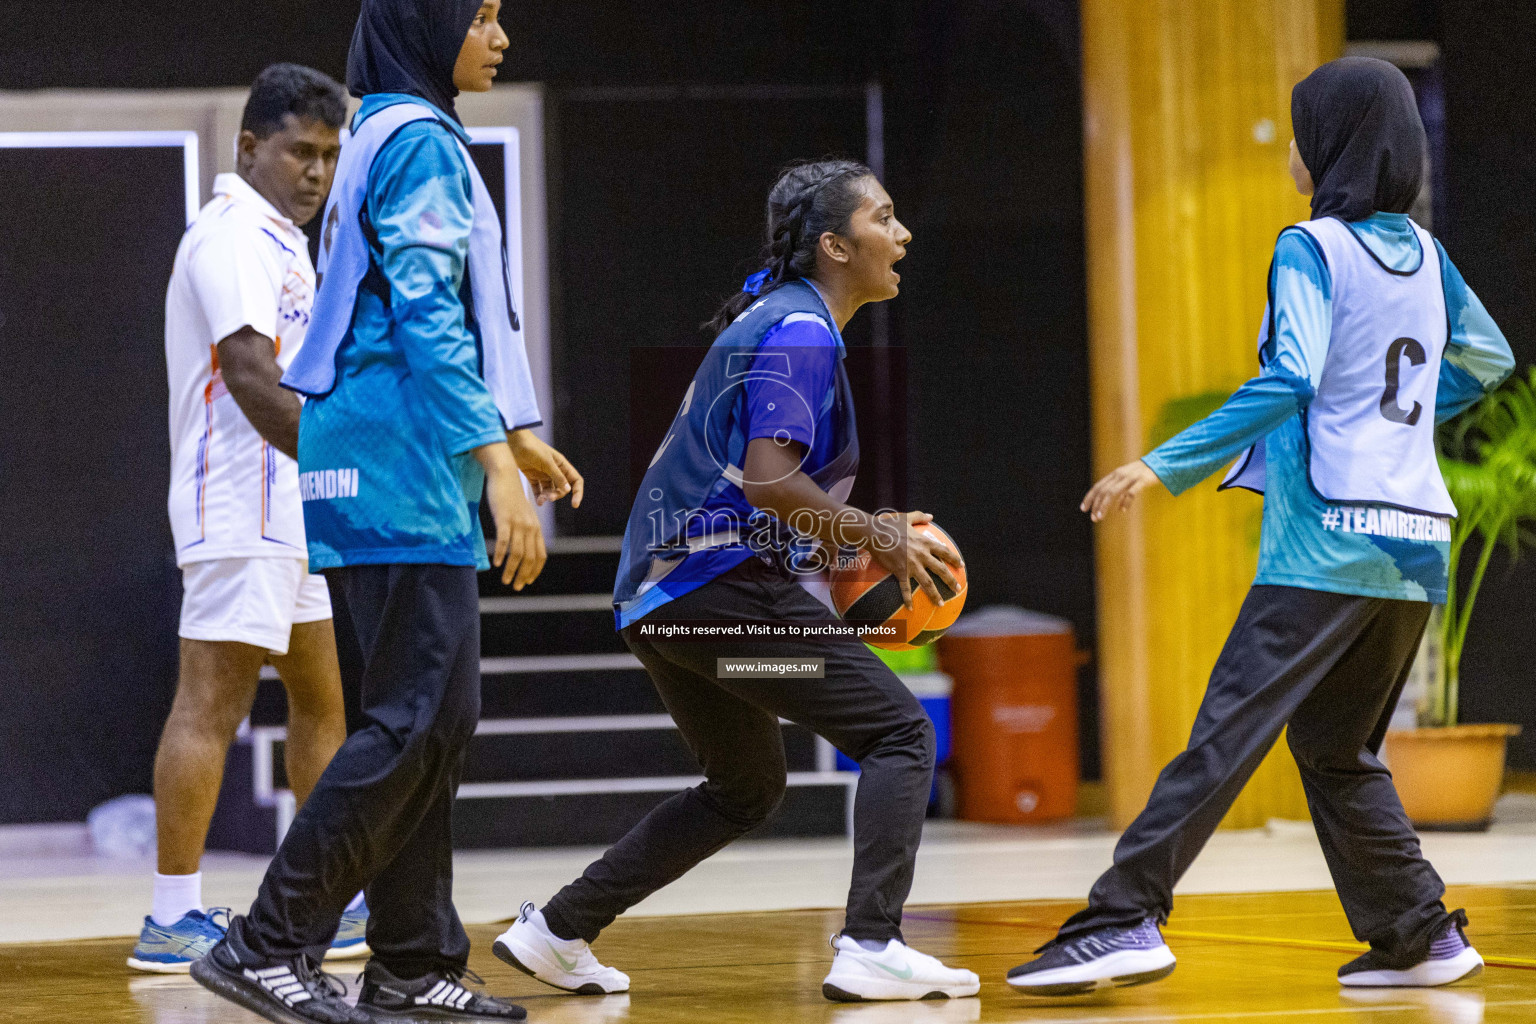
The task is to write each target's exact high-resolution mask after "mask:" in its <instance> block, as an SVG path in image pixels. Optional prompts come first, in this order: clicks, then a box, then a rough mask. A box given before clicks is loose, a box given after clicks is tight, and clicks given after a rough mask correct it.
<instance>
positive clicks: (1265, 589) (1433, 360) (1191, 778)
mask: <svg viewBox="0 0 1536 1024" xmlns="http://www.w3.org/2000/svg"><path fill="white" fill-rule="evenodd" d="M1291 118H1292V122H1293V124H1294V126H1295V132H1296V138H1295V142H1294V143H1293V144H1292V147H1291V172H1292V174H1293V176H1294V178H1295V180H1296V187H1297V189H1298V190H1299V191H1300V192H1301V194H1302V195H1307V196H1311V197H1312V219H1311V220H1309V221H1307V222H1305V223H1302V224H1298V225H1296V226H1295V227H1291V228H1287V229H1286V230H1285V231H1283V232H1282V233H1281V234H1280V238H1279V241H1278V242H1277V243H1276V246H1275V256H1274V261H1273V263H1272V264H1271V268H1270V274H1269V304H1268V307H1267V308H1266V310H1265V316H1264V321H1263V325H1262V327H1261V330H1260V335H1259V362H1260V365H1261V368H1262V369H1261V373H1260V375H1259V376H1258V377H1255V378H1254V379H1253V380H1251V381H1249V382H1248V383H1247V384H1244V385H1243V386H1242V387H1241V388H1239V389H1238V391H1237V393H1236V394H1234V395H1233V396H1232V398H1231V399H1229V400H1228V401H1227V403H1226V404H1225V405H1223V406H1222V407H1221V408H1220V409H1219V410H1217V411H1216V412H1215V413H1213V414H1211V415H1210V416H1209V417H1207V418H1206V419H1204V420H1202V421H1201V422H1199V423H1197V424H1195V425H1194V426H1192V427H1190V428H1189V429H1188V430H1186V431H1184V432H1183V433H1181V434H1179V435H1178V436H1177V437H1175V438H1173V439H1172V440H1170V441H1168V442H1167V443H1166V444H1164V445H1162V446H1161V447H1159V448H1158V449H1157V450H1155V451H1153V452H1151V453H1150V454H1148V455H1147V456H1145V457H1144V458H1142V459H1140V460H1138V461H1136V462H1132V463H1130V464H1128V465H1126V466H1122V467H1120V468H1119V469H1117V470H1115V471H1114V472H1113V473H1110V474H1109V475H1108V476H1106V477H1105V478H1104V479H1103V480H1100V481H1099V482H1098V483H1097V484H1095V485H1094V487H1093V489H1092V490H1090V491H1089V492H1088V495H1087V497H1086V498H1084V500H1083V511H1085V512H1088V513H1089V514H1090V515H1091V516H1092V518H1093V520H1094V521H1095V522H1097V521H1098V520H1100V519H1102V518H1103V517H1104V516H1105V515H1106V514H1107V513H1109V512H1111V511H1115V510H1121V509H1124V508H1126V507H1128V506H1129V505H1130V503H1131V502H1132V501H1133V500H1134V498H1135V496H1136V495H1137V494H1138V493H1140V492H1141V491H1142V490H1145V489H1146V488H1147V487H1150V486H1152V485H1153V484H1157V483H1161V484H1162V485H1164V486H1165V487H1167V488H1168V490H1169V491H1171V492H1172V493H1174V494H1178V493H1180V492H1182V491H1184V490H1187V489H1188V488H1189V487H1191V486H1193V485H1194V484H1196V483H1198V482H1200V481H1201V480H1203V479H1205V478H1206V477H1208V476H1209V475H1211V474H1212V473H1213V472H1215V471H1216V470H1217V469H1219V468H1220V467H1222V466H1223V465H1226V464H1227V463H1228V462H1230V461H1231V460H1232V459H1233V457H1234V456H1238V455H1239V454H1241V455H1242V458H1241V459H1240V460H1239V462H1238V464H1237V466H1236V467H1235V468H1234V470H1233V471H1232V472H1231V473H1229V474H1228V477H1227V480H1226V483H1225V484H1224V486H1233V487H1245V488H1249V489H1252V490H1256V491H1258V492H1259V493H1261V494H1263V495H1264V496H1265V497H1264V525H1263V533H1262V538H1261V541H1260V547H1259V569H1258V576H1257V577H1256V579H1255V581H1254V586H1253V589H1252V590H1251V591H1250V592H1249V595H1248V598H1247V600H1246V601H1245V602H1244V603H1243V607H1242V610H1241V611H1240V612H1239V614H1238V619H1237V623H1236V625H1235V626H1234V627H1233V629H1232V633H1231V635H1230V637H1229V638H1228V640H1227V644H1226V646H1225V648H1224V649H1223V650H1222V653H1221V656H1220V658H1219V659H1218V660H1217V662H1216V667H1215V669H1214V671H1213V672H1212V674H1211V679H1210V683H1209V686H1208V688H1207V690H1206V696H1205V700H1204V702H1203V703H1202V705H1201V708H1200V712H1199V714H1198V716H1197V717H1196V719H1195V725H1194V730H1193V733H1192V734H1191V736H1190V741H1189V747H1188V749H1187V750H1186V751H1185V752H1184V753H1182V754H1180V755H1179V756H1178V757H1176V758H1174V760H1173V761H1172V762H1171V763H1170V764H1169V765H1168V767H1166V768H1165V769H1164V770H1163V772H1162V774H1161V775H1160V776H1159V777H1158V780H1157V784H1156V786H1155V787H1154V788H1153V790H1152V795H1151V797H1150V799H1149V800H1148V802H1147V807H1146V809H1145V810H1143V811H1142V813H1141V814H1140V815H1139V816H1138V817H1137V818H1136V820H1135V821H1134V822H1132V823H1131V826H1130V827H1129V828H1128V829H1127V830H1126V831H1125V834H1124V835H1123V836H1122V837H1121V839H1120V842H1119V844H1118V845H1117V846H1116V848H1115V857H1114V865H1113V867H1111V868H1110V869H1109V870H1108V871H1106V872H1105V873H1104V874H1103V876H1101V877H1100V878H1099V880H1098V881H1097V882H1096V883H1095V884H1094V886H1093V890H1092V892H1091V893H1090V894H1089V898H1088V907H1087V909H1085V910H1083V911H1081V912H1079V913H1078V914H1076V915H1074V916H1073V917H1072V918H1071V919H1070V920H1068V921H1067V923H1066V924H1065V925H1063V926H1062V928H1061V931H1060V932H1059V933H1058V935H1057V937H1056V938H1055V939H1054V940H1052V941H1051V942H1050V943H1048V944H1047V945H1046V946H1045V947H1043V948H1042V950H1041V952H1042V954H1043V955H1041V956H1040V957H1039V958H1037V959H1036V960H1034V961H1031V962H1030V963H1027V964H1025V965H1023V966H1021V967H1016V968H1014V969H1013V970H1012V971H1011V972H1009V976H1008V981H1009V983H1010V984H1012V985H1013V986H1015V987H1016V988H1018V989H1020V990H1021V991H1024V992H1029V993H1032V994H1035V995H1072V994H1078V993H1083V992H1091V991H1093V990H1094V989H1096V988H1101V987H1107V986H1113V985H1133V984H1139V983H1142V982H1148V981H1155V980H1157V979H1158V978H1162V977H1164V976H1166V975H1167V974H1168V973H1169V972H1171V971H1172V970H1173V968H1174V956H1173V953H1172V952H1171V951H1170V950H1169V949H1168V947H1167V945H1166V944H1165V943H1164V942H1163V939H1162V935H1161V933H1160V931H1159V925H1160V924H1163V923H1166V922H1167V920H1168V914H1169V912H1170V910H1171V909H1172V907H1173V887H1174V885H1175V884H1176V883H1177V882H1178V880H1179V878H1180V877H1181V876H1182V875H1183V874H1184V872H1185V870H1186V869H1187V868H1188V867H1189V865H1190V864H1191V863H1192V862H1193V861H1194V859H1195V857H1196V855H1197V854H1198V853H1199V852H1200V849H1201V848H1202V847H1203V846H1204V845H1205V842H1206V840H1207V839H1209V838H1210V835H1211V833H1212V832H1213V831H1214V830H1215V828H1216V826H1217V825H1218V824H1219V823H1220V822H1221V819H1222V818H1223V817H1224V816H1225V815H1226V813H1227V810H1228V809H1229V808H1230V807H1231V805H1232V802H1233V801H1234V800H1235V799H1236V798H1237V795H1238V793H1239V792H1241V791H1242V788H1243V785H1244V784H1245V783H1246V782H1247V781H1248V778H1249V776H1251V775H1252V774H1253V772H1254V770H1255V769H1256V768H1257V767H1258V766H1259V763H1260V762H1261V761H1262V760H1263V759H1264V756H1265V755H1266V754H1267V753H1268V752H1269V750H1270V748H1271V747H1272V746H1273V745H1274V743H1275V740H1276V739H1277V738H1278V737H1279V735H1280V733H1281V730H1282V729H1288V731H1287V739H1288V741H1289V744H1290V748H1291V751H1292V753H1293V754H1295V757H1296V763H1297V767H1298V768H1299V769H1300V771H1301V778H1302V785H1303V787H1304V788H1305V790H1306V794H1307V805H1308V807H1309V808H1310V810H1311V812H1312V820H1313V824H1314V825H1315V826H1316V829H1317V836H1318V840H1319V842H1320V843H1321V845H1322V848H1323V854H1324V856H1325V857H1326V859H1327V862H1328V867H1329V870H1330V871H1331V872H1332V875H1333V880H1334V885H1335V887H1336V889H1337V890H1338V894H1339V899H1340V901H1341V902H1342V903H1343V905H1344V910H1345V913H1346V914H1347V915H1348V917H1349V921H1350V925H1351V927H1352V928H1353V930H1354V933H1355V936H1356V938H1358V939H1360V940H1361V941H1363V942H1368V943H1369V944H1370V947H1371V948H1370V951H1369V952H1367V953H1366V954H1364V955H1363V956H1361V957H1359V958H1357V959H1355V960H1353V961H1351V962H1350V963H1348V964H1345V965H1344V966H1343V967H1342V968H1340V970H1339V981H1340V983H1341V984H1343V985H1346V986H1362V987H1389V986H1427V985H1445V984H1449V983H1451V982H1453V981H1458V980H1460V979H1462V978H1465V977H1469V976H1471V975H1473V974H1475V973H1477V972H1478V971H1479V970H1480V969H1481V967H1482V959H1481V958H1480V957H1479V956H1478V954H1477V951H1476V950H1474V949H1472V947H1471V946H1470V945H1468V944H1467V942H1466V939H1465V936H1464V935H1463V933H1462V926H1463V925H1464V924H1465V923H1466V916H1465V914H1464V913H1463V912H1462V911H1459V910H1458V911H1455V912H1453V913H1448V912H1447V911H1446V908H1445V905H1444V904H1443V903H1442V902H1441V898H1442V897H1443V896H1444V893H1445V886H1444V885H1443V884H1442V882H1441V880H1440V876H1439V875H1437V874H1436V873H1435V870H1434V868H1432V867H1431V866H1430V865H1429V863H1428V862H1427V861H1426V860H1425V859H1424V857H1423V855H1422V854H1421V852H1420V849H1419V841H1418V837H1417V836H1416V835H1415V834H1414V831H1413V828H1412V826H1411V825H1410V824H1409V822H1408V819H1407V817H1406V815H1404V813H1403V809H1402V805H1401V804H1400V803H1399V802H1398V798H1397V792H1396V790H1395V789H1394V788H1393V786H1392V778H1391V776H1390V775H1389V774H1388V773H1387V770H1386V768H1384V767H1383V766H1382V764H1381V762H1380V761H1379V760H1378V759H1377V756H1376V754H1377V751H1378V750H1379V749H1380V746H1381V741H1382V738H1383V736H1384V734H1385V732H1386V729H1387V724H1388V722H1389V720H1390V719H1391V717H1392V712H1393V710H1394V709H1395V708H1396V706H1397V701H1398V697H1399V695H1400V694H1401V692H1402V689H1403V684H1404V682H1405V681H1406V679H1407V676H1408V670H1409V668H1410V666H1411V664H1412V662H1413V658H1414V655H1415V653H1416V651H1417V650H1418V646H1419V639H1420V637H1421V636H1422V635H1423V632H1424V628H1425V624H1426V622H1427V621H1428V618H1429V611H1430V606H1431V605H1432V604H1434V603H1443V602H1444V601H1445V593H1446V586H1447V571H1446V562H1447V556H1448V550H1449V540H1450V517H1452V516H1454V515H1455V514H1456V513H1455V506H1454V505H1453V504H1452V503H1451V500H1450V496H1449V494H1448V493H1447V492H1446V489H1445V485H1444V482H1443V481H1442V480H1441V477H1440V471H1439V466H1438V463H1437V462H1436V459H1435V447H1434V428H1435V424H1436V423H1438V422H1441V421H1444V420H1446V419H1449V418H1450V417H1452V416H1455V415H1456V414H1458V413H1460V412H1461V411H1463V410H1465V409H1467V408H1469V407H1470V406H1471V405H1473V404H1474V403H1476V402H1477V401H1478V400H1479V399H1480V398H1481V397H1482V396H1483V395H1484V394H1485V393H1486V392H1488V391H1490V390H1492V389H1493V388H1495V387H1497V386H1498V385H1499V384H1500V383H1501V382H1502V381H1503V380H1504V378H1505V377H1507V376H1508V375H1509V373H1510V371H1511V369H1513V366H1514V359H1513V356H1512V355H1511V354H1510V350H1509V345H1508V344H1507V343H1506V342H1505V340H1504V336H1503V335H1502V334H1501V333H1500V332H1499V329H1498V327H1497V326H1496V325H1495V324H1494V323H1493V321H1492V320H1491V319H1490V318H1489V316H1488V314H1487V311H1486V310H1484V309H1483V306H1482V303H1480V302H1479V301H1478V299H1477V297H1476V296H1475V295H1473V294H1472V292H1471V290H1470V289H1469V288H1468V287H1467V285H1466V282H1465V281H1463V280H1462V278H1461V275H1460V274H1459V273H1458V272H1457V270H1456V268H1455V267H1454V266H1453V265H1452V264H1451V261H1450V259H1449V258H1448V257H1447V256H1446V254H1445V250H1444V249H1443V248H1441V246H1440V244H1439V243H1438V242H1436V241H1435V240H1434V239H1433V238H1432V237H1431V236H1430V234H1429V233H1428V232H1427V231H1425V230H1424V229H1422V228H1420V227H1419V226H1418V225H1416V224H1414V223H1413V222H1412V221H1410V220H1409V218H1408V216H1407V211H1408V209H1409V207H1410V206H1411V205H1412V203H1413V201H1414V199H1415V197H1416V196H1417V195H1418V193H1419V188H1420V184H1421V180H1422V176H1423V171H1424V164H1425V139H1424V127H1423V124H1422V123H1421V122H1420V120H1419V115H1418V109H1417V107H1416V106H1415V103H1414V97H1413V91H1412V88H1411V87H1410V85H1409V84H1408V80H1407V79H1406V78H1404V77H1403V74H1402V73H1401V72H1400V71H1398V70H1397V69H1396V68H1395V67H1393V66H1392V65H1390V64H1387V63H1385V62H1383V61H1379V60H1373V59H1370V58H1364V57H1346V58H1344V59H1343V60H1336V61H1333V62H1331V63H1329V64H1325V65H1323V66H1322V67H1320V68H1318V69H1317V70H1316V71H1314V72H1313V73H1312V74H1311V75H1309V76H1308V77H1307V78H1306V80H1304V81H1303V82H1301V83H1300V84H1299V85H1297V86H1296V88H1295V90H1294V91H1293V92H1292V94H1291Z"/></svg>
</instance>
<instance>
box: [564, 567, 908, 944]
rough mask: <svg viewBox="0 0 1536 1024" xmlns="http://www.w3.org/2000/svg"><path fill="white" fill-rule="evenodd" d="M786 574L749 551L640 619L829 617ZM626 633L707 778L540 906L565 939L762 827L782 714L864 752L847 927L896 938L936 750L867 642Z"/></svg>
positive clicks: (592, 929) (776, 781)
mask: <svg viewBox="0 0 1536 1024" xmlns="http://www.w3.org/2000/svg"><path fill="white" fill-rule="evenodd" d="M831 617H832V616H831V613H830V612H828V611H827V609H826V607H825V606H823V605H822V604H821V603H820V602H819V601H817V600H816V599H815V598H814V597H812V596H811V595H810V594H808V593H807V592H806V591H805V590H804V588H802V587H801V586H800V585H799V584H798V583H796V582H794V580H793V578H792V577H790V576H789V575H788V574H787V573H786V572H785V571H784V570H782V569H780V568H778V567H777V566H773V565H767V564H765V563H763V562H761V561H759V560H758V559H757V558H750V559H748V560H747V561H746V562H745V563H743V564H742V565H741V566H739V567H737V568H736V569H733V570H731V571H730V572H728V573H726V574H725V575H723V576H720V577H718V578H717V579H715V580H714V581H712V582H710V583H707V584H705V585H704V586H702V587H700V588H699V589H698V590H695V591H692V592H691V593H689V594H686V595H684V596H683V597H680V598H678V599H677V600H675V601H673V602H671V603H670V604H667V605H664V606H663V607H662V608H660V609H658V610H657V611H656V612H654V613H652V614H651V615H649V616H647V617H646V618H645V619H644V620H643V622H646V623H653V622H664V621H668V620H695V621H699V620H729V621H737V622H794V621H823V622H824V621H826V620H827V619H829V618H831ZM639 625H640V624H639V623H637V624H635V625H631V626H630V627H629V628H628V629H626V630H625V631H624V641H625V643H627V644H628V645H629V648H630V650H632V651H633V652H634V653H635V655H636V657H638V658H639V659H640V660H641V661H642V662H643V663H644V664H645V667H646V670H647V671H648V672H649V673H650V676H651V679H652V681H653V682H654V683H655V684H656V689H657V691H658V692H659V693H660V694H661V699H662V701H663V702H664V703H665V704H666V706H667V710H668V711H670V712H671V714H672V718H673V720H674V721H676V723H677V727H678V729H679V730H681V732H682V735H683V739H684V740H685V741H687V743H688V746H689V747H690V748H691V749H692V751H693V753H694V754H695V755H696V756H697V757H698V759H699V764H700V765H701V766H702V767H703V769H704V775H705V781H704V783H703V784H702V785H699V786H697V787H695V788H693V789H690V790H687V791H685V792H682V793H678V794H677V795H676V796H673V797H671V798H669V799H668V800H666V801H664V802H663V803H662V804H660V805H659V806H658V807H656V809H655V810H653V811H651V813H650V814H648V815H646V817H645V818H644V819H643V820H642V821H641V822H640V823H639V824H638V825H636V826H635V827H634V828H633V829H631V830H630V831H629V834H628V835H626V836H625V837H624V838H622V839H620V840H619V841H618V843H616V844H615V845H614V846H613V848H612V849H610V850H609V851H608V852H607V853H605V854H604V855H603V857H602V859H600V860H598V861H596V862H595V863H593V864H592V865H591V866H590V867H588V868H587V870H586V872H585V873H584V874H583V875H582V876H581V877H580V878H579V879H577V880H576V881H574V882H572V883H571V884H570V885H568V886H566V887H565V888H564V889H562V890H561V891H560V892H559V893H557V894H556V895H555V897H554V898H553V899H551V900H550V901H549V904H548V906H546V907H545V908H544V915H545V919H546V921H547V922H548V924H549V925H550V927H551V929H552V930H553V931H554V932H555V934H556V935H559V936H561V937H564V938H578V937H579V938H583V939H586V940H587V941H589V942H590V941H592V940H593V939H595V938H596V937H597V934H598V933H599V932H600V931H602V930H603V929H604V928H605V927H607V926H608V924H609V923H610V922H612V921H613V919H614V918H615V917H617V916H618V915H619V914H622V913H623V912H624V911H625V910H628V909H629V908H630V907H632V906H634V905H635V904H636V903H638V902H640V901H641V900H642V899H644V898H645V897H647V896H649V895H650V894H651V893H653V892H655V891H656V890H657V889H660V888H661V887H662V886H664V885H666V884H668V883H669V882H672V881H673V880H675V879H677V878H679V877H680V876H682V875H683V874H684V873H685V872H687V871H688V870H689V869H690V868H692V867H693V866H694V865H695V864H697V863H699V862H700V861H702V860H704V859H705V858H706V857H708V856H710V855H711V854H713V853H715V852H716V851H717V850H719V849H721V848H722V847H724V846H725V845H726V844H727V843H729V842H731V841H732V840H733V839H736V838H738V837H740V836H742V835H744V834H745V833H747V832H750V831H751V830H752V829H754V828H756V827H757V826H758V825H760V824H762V823H763V822H764V821H765V820H766V819H767V818H768V816H769V815H770V814H772V813H773V811H774V809H775V808H777V807H778V805H779V802H780V800H782V799H783V796H784V783H785V766H784V739H783V735H782V733H781V731H780V726H779V718H780V717H783V718H786V719H788V720H790V721H792V722H797V723H799V724H800V725H803V726H805V727H806V728H808V729H810V730H811V731H812V732H815V733H817V734H818V735H820V736H822V737H825V738H826V739H827V740H829V741H830V742H831V743H832V744H833V745H834V746H836V747H837V748H838V749H839V750H841V751H843V753H845V754H847V755H848V756H849V757H851V758H853V759H854V760H856V761H858V762H859V766H860V768H861V769H862V771H863V774H862V776H861V778H860V779H859V789H858V794H857V797H856V799H855V804H854V823H853V832H854V860H853V885H852V888H851V889H850V891H849V893H848V913H847V919H846V927H845V928H844V934H846V935H848V936H850V937H851V938H855V939H871V940H875V941H884V940H886V939H893V938H900V937H901V911H902V905H903V904H904V903H905V902H906V898H907V894H908V892H910V891H911V888H912V871H913V866H914V864H915V862H916V858H917V847H918V843H919V841H920V840H921V839H922V832H923V817H924V815H925V813H926V811H927V806H928V792H929V788H930V786H931V785H932V778H933V760H934V732H933V724H932V723H931V722H930V721H929V720H928V716H927V715H926V714H925V713H924V711H923V708H922V705H921V704H919V703H918V702H917V699H916V698H915V697H913V696H912V693H911V692H910V691H909V690H908V689H907V688H906V686H905V685H904V684H903V683H902V682H901V680H900V679H898V678H897V677H896V676H895V674H894V673H892V672H891V670H890V669H889V668H887V667H886V666H885V663H884V662H882V661H881V660H880V659H879V658H877V657H875V655H874V654H873V653H871V652H870V650H869V649H868V648H867V647H865V646H864V645H863V644H861V643H856V642H855V643H849V642H837V641H828V642H823V643H813V642H806V643H800V642H773V641H750V640H746V641H728V642H720V643H715V642H707V643H702V642H697V641H686V640H674V641H668V640H651V639H646V638H642V637H640V636H638V635H637V629H638V627H639ZM717 658H824V659H825V665H826V678H825V679H720V678H717V672H716V664H715V659H717Z"/></svg>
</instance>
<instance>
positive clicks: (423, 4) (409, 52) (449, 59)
mask: <svg viewBox="0 0 1536 1024" xmlns="http://www.w3.org/2000/svg"><path fill="white" fill-rule="evenodd" d="M481 2H482V0H363V10H362V13H361V14H359V15H358V17H357V29H356V30H355V31H354V32H353V33H352V48H351V50H349V51H348V53H347V88H348V89H349V90H350V91H351V93H352V95H354V96H358V97H362V96H367V95H369V94H370V93H376V92H403V93H409V94H411V95H412V96H420V97H421V98H422V99H424V100H426V101H427V102H429V103H431V104H433V105H434V106H436V107H438V108H439V109H440V110H442V111H443V112H444V113H447V114H449V115H451V116H452V117H453V118H454V119H455V120H457V119H458V116H459V115H458V113H457V112H456V111H455V110H454V109H453V98H454V97H455V96H457V95H458V94H459V90H458V89H457V88H456V87H455V86H454V84H453V66H454V64H456V63H457V62H458V59H459V51H460V50H462V49H463V48H464V37H465V36H467V35H468V34H469V26H470V24H471V23H472V22H473V21H474V20H475V14H476V13H477V12H478V11H479V10H480V4H481Z"/></svg>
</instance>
